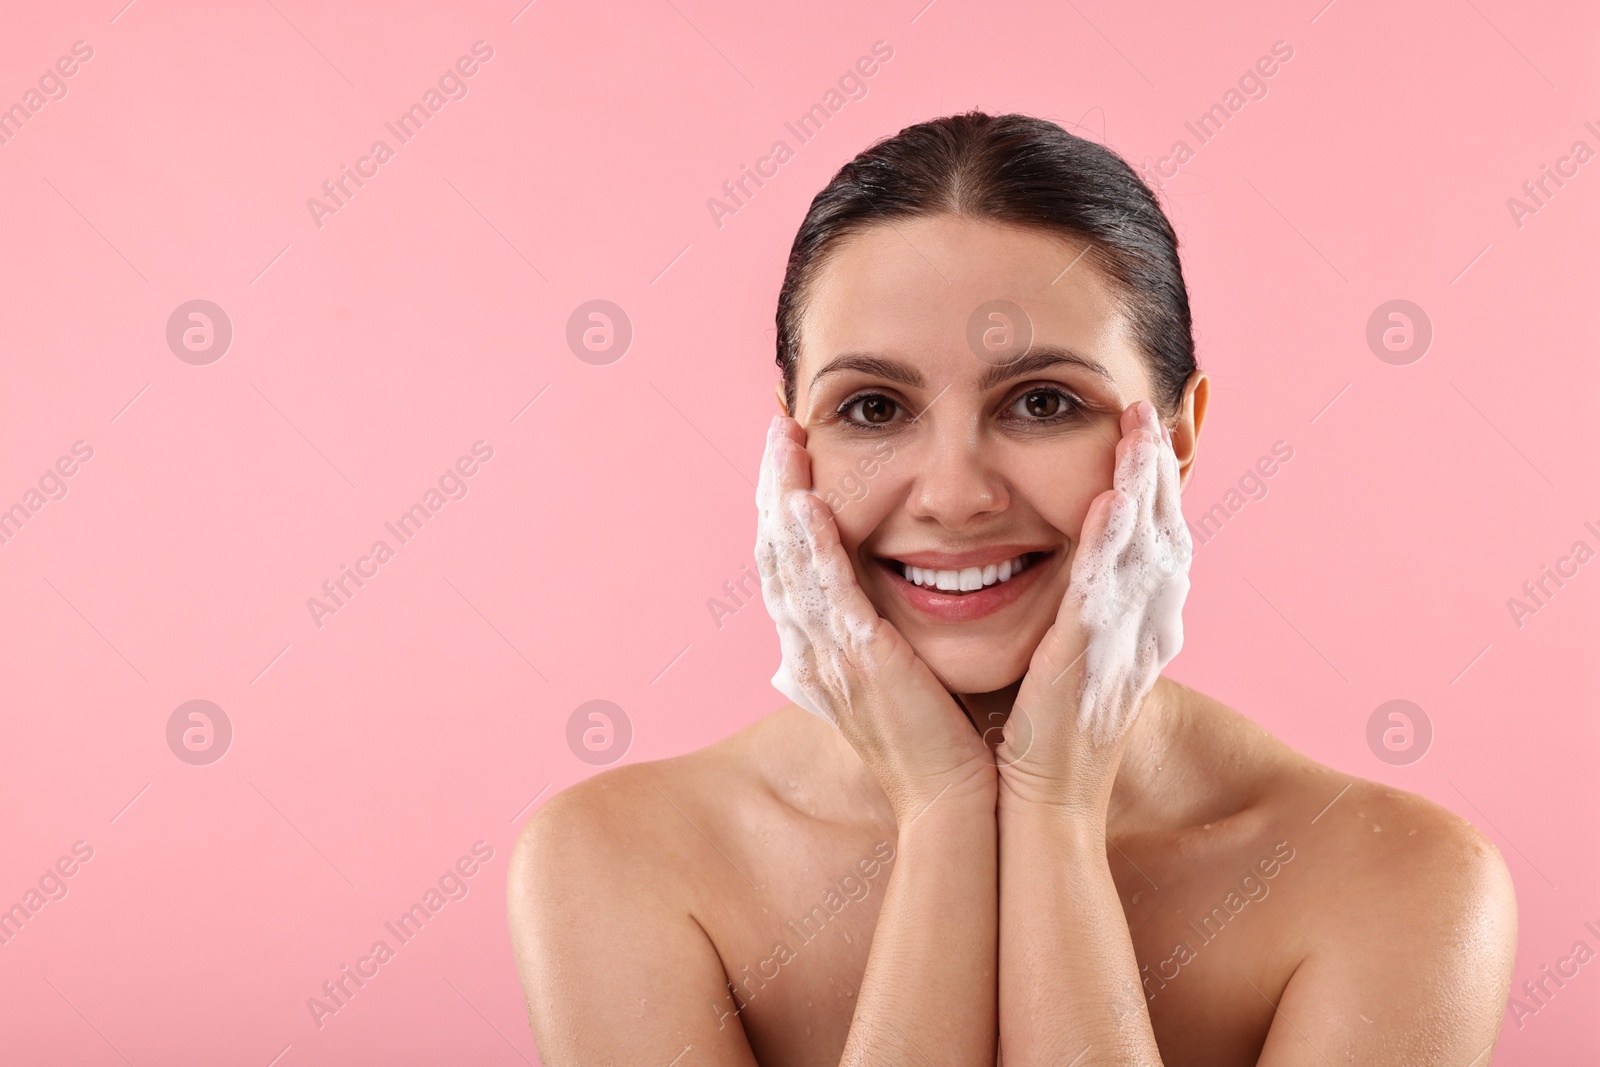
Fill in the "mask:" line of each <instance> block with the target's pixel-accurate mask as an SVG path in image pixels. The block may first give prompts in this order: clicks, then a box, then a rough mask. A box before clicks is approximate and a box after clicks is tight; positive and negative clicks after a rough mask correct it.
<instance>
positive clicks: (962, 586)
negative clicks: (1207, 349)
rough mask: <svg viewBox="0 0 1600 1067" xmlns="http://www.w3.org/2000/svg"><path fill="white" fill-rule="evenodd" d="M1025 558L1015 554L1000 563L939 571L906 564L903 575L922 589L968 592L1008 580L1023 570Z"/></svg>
mask: <svg viewBox="0 0 1600 1067" xmlns="http://www.w3.org/2000/svg"><path fill="white" fill-rule="evenodd" d="M1025 558H1026V557H1023V556H1016V557H1014V558H1012V559H1008V560H1005V561H1003V562H1001V563H991V564H989V565H988V566H986V567H965V568H963V569H961V570H944V571H940V570H934V569H933V568H931V567H912V566H907V567H906V568H905V577H906V581H908V582H910V583H911V584H913V585H918V586H921V587H922V588H924V589H927V588H937V589H939V590H941V591H943V592H948V593H956V592H960V593H970V592H972V591H973V590H975V589H982V588H984V587H985V586H990V585H995V584H997V583H999V582H1005V581H1010V580H1011V578H1012V577H1014V576H1015V575H1017V574H1020V573H1021V572H1022V571H1023V569H1024V566H1025V563H1024V560H1025Z"/></svg>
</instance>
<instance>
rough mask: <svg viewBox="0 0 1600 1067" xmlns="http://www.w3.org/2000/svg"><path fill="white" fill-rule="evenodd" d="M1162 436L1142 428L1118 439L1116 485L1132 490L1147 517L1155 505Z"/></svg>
mask: <svg viewBox="0 0 1600 1067" xmlns="http://www.w3.org/2000/svg"><path fill="white" fill-rule="evenodd" d="M1158 440H1159V439H1158V438H1157V437H1156V435H1155V434H1153V433H1151V432H1150V431H1149V430H1146V429H1143V428H1140V429H1136V430H1134V432H1133V433H1131V434H1129V435H1127V436H1126V437H1124V438H1123V439H1122V440H1120V441H1118V442H1117V468H1116V474H1115V476H1114V477H1113V478H1112V485H1114V486H1115V487H1116V488H1118V489H1120V490H1122V491H1123V492H1124V493H1126V494H1128V497H1129V499H1130V500H1132V501H1133V502H1134V504H1135V505H1136V506H1137V508H1138V510H1139V514H1140V515H1141V516H1144V517H1145V518H1146V519H1147V520H1148V518H1149V517H1150V515H1151V513H1152V511H1153V509H1154V506H1155V495H1156V477H1157V475H1156V466H1157V464H1156V453H1157V451H1158V448H1157V442H1158Z"/></svg>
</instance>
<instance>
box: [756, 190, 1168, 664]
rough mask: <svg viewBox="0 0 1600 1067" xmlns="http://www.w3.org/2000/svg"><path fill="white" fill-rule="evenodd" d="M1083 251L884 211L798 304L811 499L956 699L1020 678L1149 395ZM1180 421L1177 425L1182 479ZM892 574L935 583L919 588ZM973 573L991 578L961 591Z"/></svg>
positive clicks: (878, 602) (886, 611) (860, 576)
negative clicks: (1016, 564)
mask: <svg viewBox="0 0 1600 1067" xmlns="http://www.w3.org/2000/svg"><path fill="white" fill-rule="evenodd" d="M1083 250H1084V245H1083V244H1082V243H1080V242H1076V241H1073V240H1070V239H1067V238H1064V237H1058V236H1055V235H1052V234H1047V233H1044V232H1041V231H1037V230H1033V229H1025V228H1019V227H1010V226H1000V225H996V224H993V223H987V222H979V221H975V220H972V219H966V218H960V217H955V216H949V215H941V216H933V217H924V218H917V219H896V220H894V221H893V222H892V223H886V224H883V225H878V226H874V227H872V228H871V229H868V230H866V231H863V232H861V233H859V234H856V235H853V236H852V237H850V238H847V239H845V240H844V241H843V242H842V243H841V244H840V245H839V246H837V247H836V248H835V250H834V254H833V255H832V257H831V258H830V259H829V260H828V262H827V263H826V264H825V265H824V266H823V268H822V270H821V272H820V273H819V275H818V276H817V277H816V279H814V283H813V286H812V288H811V290H810V292H809V294H808V295H807V301H806V304H805V310H804V314H803V316H802V320H801V324H800V334H801V342H800V356H799V362H798V366H797V368H796V383H797V387H796V394H795V396H796V399H795V407H796V410H795V411H794V412H791V413H790V414H792V415H793V416H794V418H795V419H797V420H798V421H799V423H800V424H801V425H802V426H803V427H805V430H806V434H807V440H806V450H807V452H809V453H810V455H811V457H812V485H813V490H814V492H815V493H816V494H817V495H818V496H820V497H822V499H823V500H824V501H826V502H827V503H828V504H829V505H830V506H831V507H832V508H833V511H834V515H835V519H836V522H837V523H838V528H839V534H840V537H841V539H842V541H843V544H844V547H845V550H846V551H847V552H848V553H849V554H850V557H851V562H852V564H853V566H854V568H855V573H856V578H857V580H858V581H859V583H860V585H861V587H862V589H863V591H864V592H865V593H866V595H867V597H868V598H869V599H870V600H871V601H872V603H873V604H874V606H876V607H877V609H878V612H879V613H880V614H881V615H883V617H884V618H886V619H888V620H889V622H891V623H893V624H894V626H895V627H896V629H898V630H899V631H900V632H901V633H902V634H904V635H905V637H906V639H907V640H909V641H910V642H911V645H912V646H913V647H914V648H915V649H916V650H917V653H918V654H919V655H920V656H921V657H922V659H923V660H924V661H925V662H926V663H927V664H928V665H929V667H931V668H932V669H933V671H934V673H935V674H936V675H937V676H938V677H939V679H940V680H941V681H942V682H943V683H944V684H945V686H946V687H947V688H949V689H951V690H953V691H955V692H962V693H986V692H992V691H994V690H996V689H1000V688H1003V687H1005V686H1007V685H1009V684H1010V683H1012V682H1014V681H1016V680H1017V679H1019V678H1021V677H1022V675H1023V674H1024V673H1025V672H1026V671H1027V667H1028V662H1029V659H1030V658H1031V656H1032V654H1033V651H1034V649H1035V648H1036V647H1037V646H1038V644H1039V641H1040V639H1041V638H1042V637H1043V636H1044V634H1045V632H1046V631H1047V630H1048V629H1049V628H1050V626H1051V624H1052V623H1053V622H1054V621H1055V618H1056V613H1057V611H1058V610H1059V608H1060V605H1061V600H1062V596H1063V594H1064V593H1065V591H1066V588H1067V580H1068V575H1069V573H1070V569H1071V564H1072V559H1073V556H1074V554H1075V552H1076V549H1077V547H1078V536H1079V531H1080V530H1081V529H1082V527H1083V520H1084V516H1085V514H1086V513H1087V511H1088V509H1089V504H1090V502H1091V501H1092V500H1094V498H1095V497H1096V496H1098V495H1099V494H1100V493H1103V492H1105V491H1106V490H1107V489H1109V488H1111V479H1112V470H1113V460H1114V452H1115V448H1116V444H1117V440H1118V437H1119V436H1120V433H1119V427H1118V421H1119V418H1120V416H1121V414H1122V411H1123V409H1124V408H1126V407H1127V406H1128V405H1129V404H1131V403H1133V402H1134V401H1136V400H1140V399H1148V400H1153V399H1154V398H1153V397H1152V395H1151V390H1152V380H1151V377H1150V375H1149V373H1148V371H1147V369H1146V366H1145V360H1144V357H1143V356H1142V355H1141V354H1140V353H1139V351H1138V349H1137V348H1136V347H1135V345H1134V342H1133V338H1132V336H1131V334H1130V333H1129V330H1128V328H1127V325H1126V324H1125V323H1124V321H1123V318H1122V316H1121V314H1120V313H1119V311H1118V309H1117V307H1116V304H1115V301H1114V300H1113V299H1112V296H1111V293H1110V290H1109V289H1108V288H1107V287H1106V285H1105V284H1104V283H1103V282H1102V280H1101V279H1100V277H1099V276H1098V275H1097V274H1096V273H1095V271H1094V270H1093V268H1091V267H1090V266H1089V263H1088V260H1087V257H1085V258H1084V259H1081V260H1080V259H1078V256H1079V255H1080V253H1082V252H1083ZM997 301H1006V302H1009V304H1010V305H1012V306H1013V307H1019V308H1020V309H1022V312H1023V313H1024V315H1025V321H1020V322H1019V321H1017V318H1018V317H1017V315H1016V313H1015V312H1011V313H1009V314H1008V313H1007V311H1006V309H1005V307H1004V305H1001V306H1000V307H999V309H998V312H999V313H998V316H997V317H992V318H991V317H989V315H988V312H989V311H991V310H994V309H995V302H997ZM974 320H976V325H974ZM1008 328H1009V330H1010V331H1011V332H1010V333H1009V334H1008V332H1007V330H1008ZM1030 328H1031V343H1029V340H1028V333H1029V330H1030ZM1024 345H1026V347H1025V348H1024V347H1023V346H1024ZM1019 357H1020V358H1019ZM780 403H781V393H780ZM1187 421H1188V420H1187V419H1186V418H1184V417H1180V419H1179V422H1180V424H1181V423H1185V422H1187ZM1186 429H1187V427H1184V426H1182V425H1180V426H1175V427H1174V431H1173V432H1174V447H1175V449H1176V450H1177V453H1178V458H1179V460H1180V464H1181V469H1182V474H1183V480H1184V482H1187V479H1188V473H1189V466H1190V464H1189V462H1188V458H1189V457H1188V456H1186V454H1185V453H1186V452H1188V453H1190V454H1191V455H1192V442H1193V436H1192V432H1191V433H1185V430H1186ZM1019 556H1020V557H1023V561H1024V566H1023V567H1022V568H1021V569H1020V570H1018V571H1016V572H1015V575H1014V576H1013V577H1011V578H1009V579H1008V580H1006V581H1000V580H999V575H1000V574H1001V573H1009V572H1010V568H1009V567H1008V566H1006V563H1007V561H1014V560H1015V559H1016V558H1017V557H1019ZM908 564H909V565H913V566H916V567H918V569H919V571H920V570H921V569H923V568H926V569H927V570H929V571H932V572H934V573H933V574H932V575H929V576H926V577H923V578H922V581H923V583H924V585H919V584H917V581H916V580H915V579H916V578H918V577H919V575H918V573H917V572H912V571H910V570H909V569H908V566H907V565H908ZM938 571H945V572H947V573H946V575H945V579H944V584H945V585H947V586H948V585H950V584H952V583H951V581H950V574H949V573H948V572H952V571H953V572H955V581H956V588H954V589H948V590H944V591H941V590H940V589H939V588H938V584H939V577H938V575H937V572H938ZM963 571H965V572H966V575H965V577H966V580H965V582H963V581H962V572H963ZM908 576H909V577H910V578H911V579H913V580H908ZM975 579H976V580H984V581H987V582H989V583H992V584H987V585H984V586H983V587H982V588H981V589H971V590H969V591H962V586H972V585H974V584H975ZM924 586H926V587H924Z"/></svg>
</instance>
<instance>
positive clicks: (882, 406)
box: [861, 396, 894, 422]
mask: <svg viewBox="0 0 1600 1067" xmlns="http://www.w3.org/2000/svg"><path fill="white" fill-rule="evenodd" d="M861 414H862V415H863V416H865V418H866V420H867V421H868V422H888V421H889V420H890V419H891V418H893V417H894V401H893V400H890V399H889V398H888V397H886V396H869V397H865V398H863V399H862V401H861Z"/></svg>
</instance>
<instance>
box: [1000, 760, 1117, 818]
mask: <svg viewBox="0 0 1600 1067" xmlns="http://www.w3.org/2000/svg"><path fill="white" fill-rule="evenodd" d="M997 778H998V780H997V782H996V791H995V811H996V812H997V813H999V812H1003V811H1012V812H1027V811H1039V812H1045V813H1048V814H1050V816H1051V817H1052V818H1053V819H1057V820H1064V821H1066V822H1067V823H1069V824H1071V825H1079V824H1081V825H1084V826H1090V827H1094V828H1096V829H1097V830H1103V829H1104V827H1105V824H1106V811H1107V809H1108V808H1109V807H1110V804H1111V788H1110V787H1111V783H1112V780H1113V779H1107V780H1106V781H1104V782H1098V781H1096V782H1088V781H1085V780H1084V776H1081V775H1073V776H1067V777H1059V778H1058V777H1053V776H1045V775H1040V774H1036V773H1033V772H1032V771H1030V770H1027V769H1022V768H1021V767H1020V765H1012V766H1009V767H1002V768H1000V773H999V774H998V776H997Z"/></svg>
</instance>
